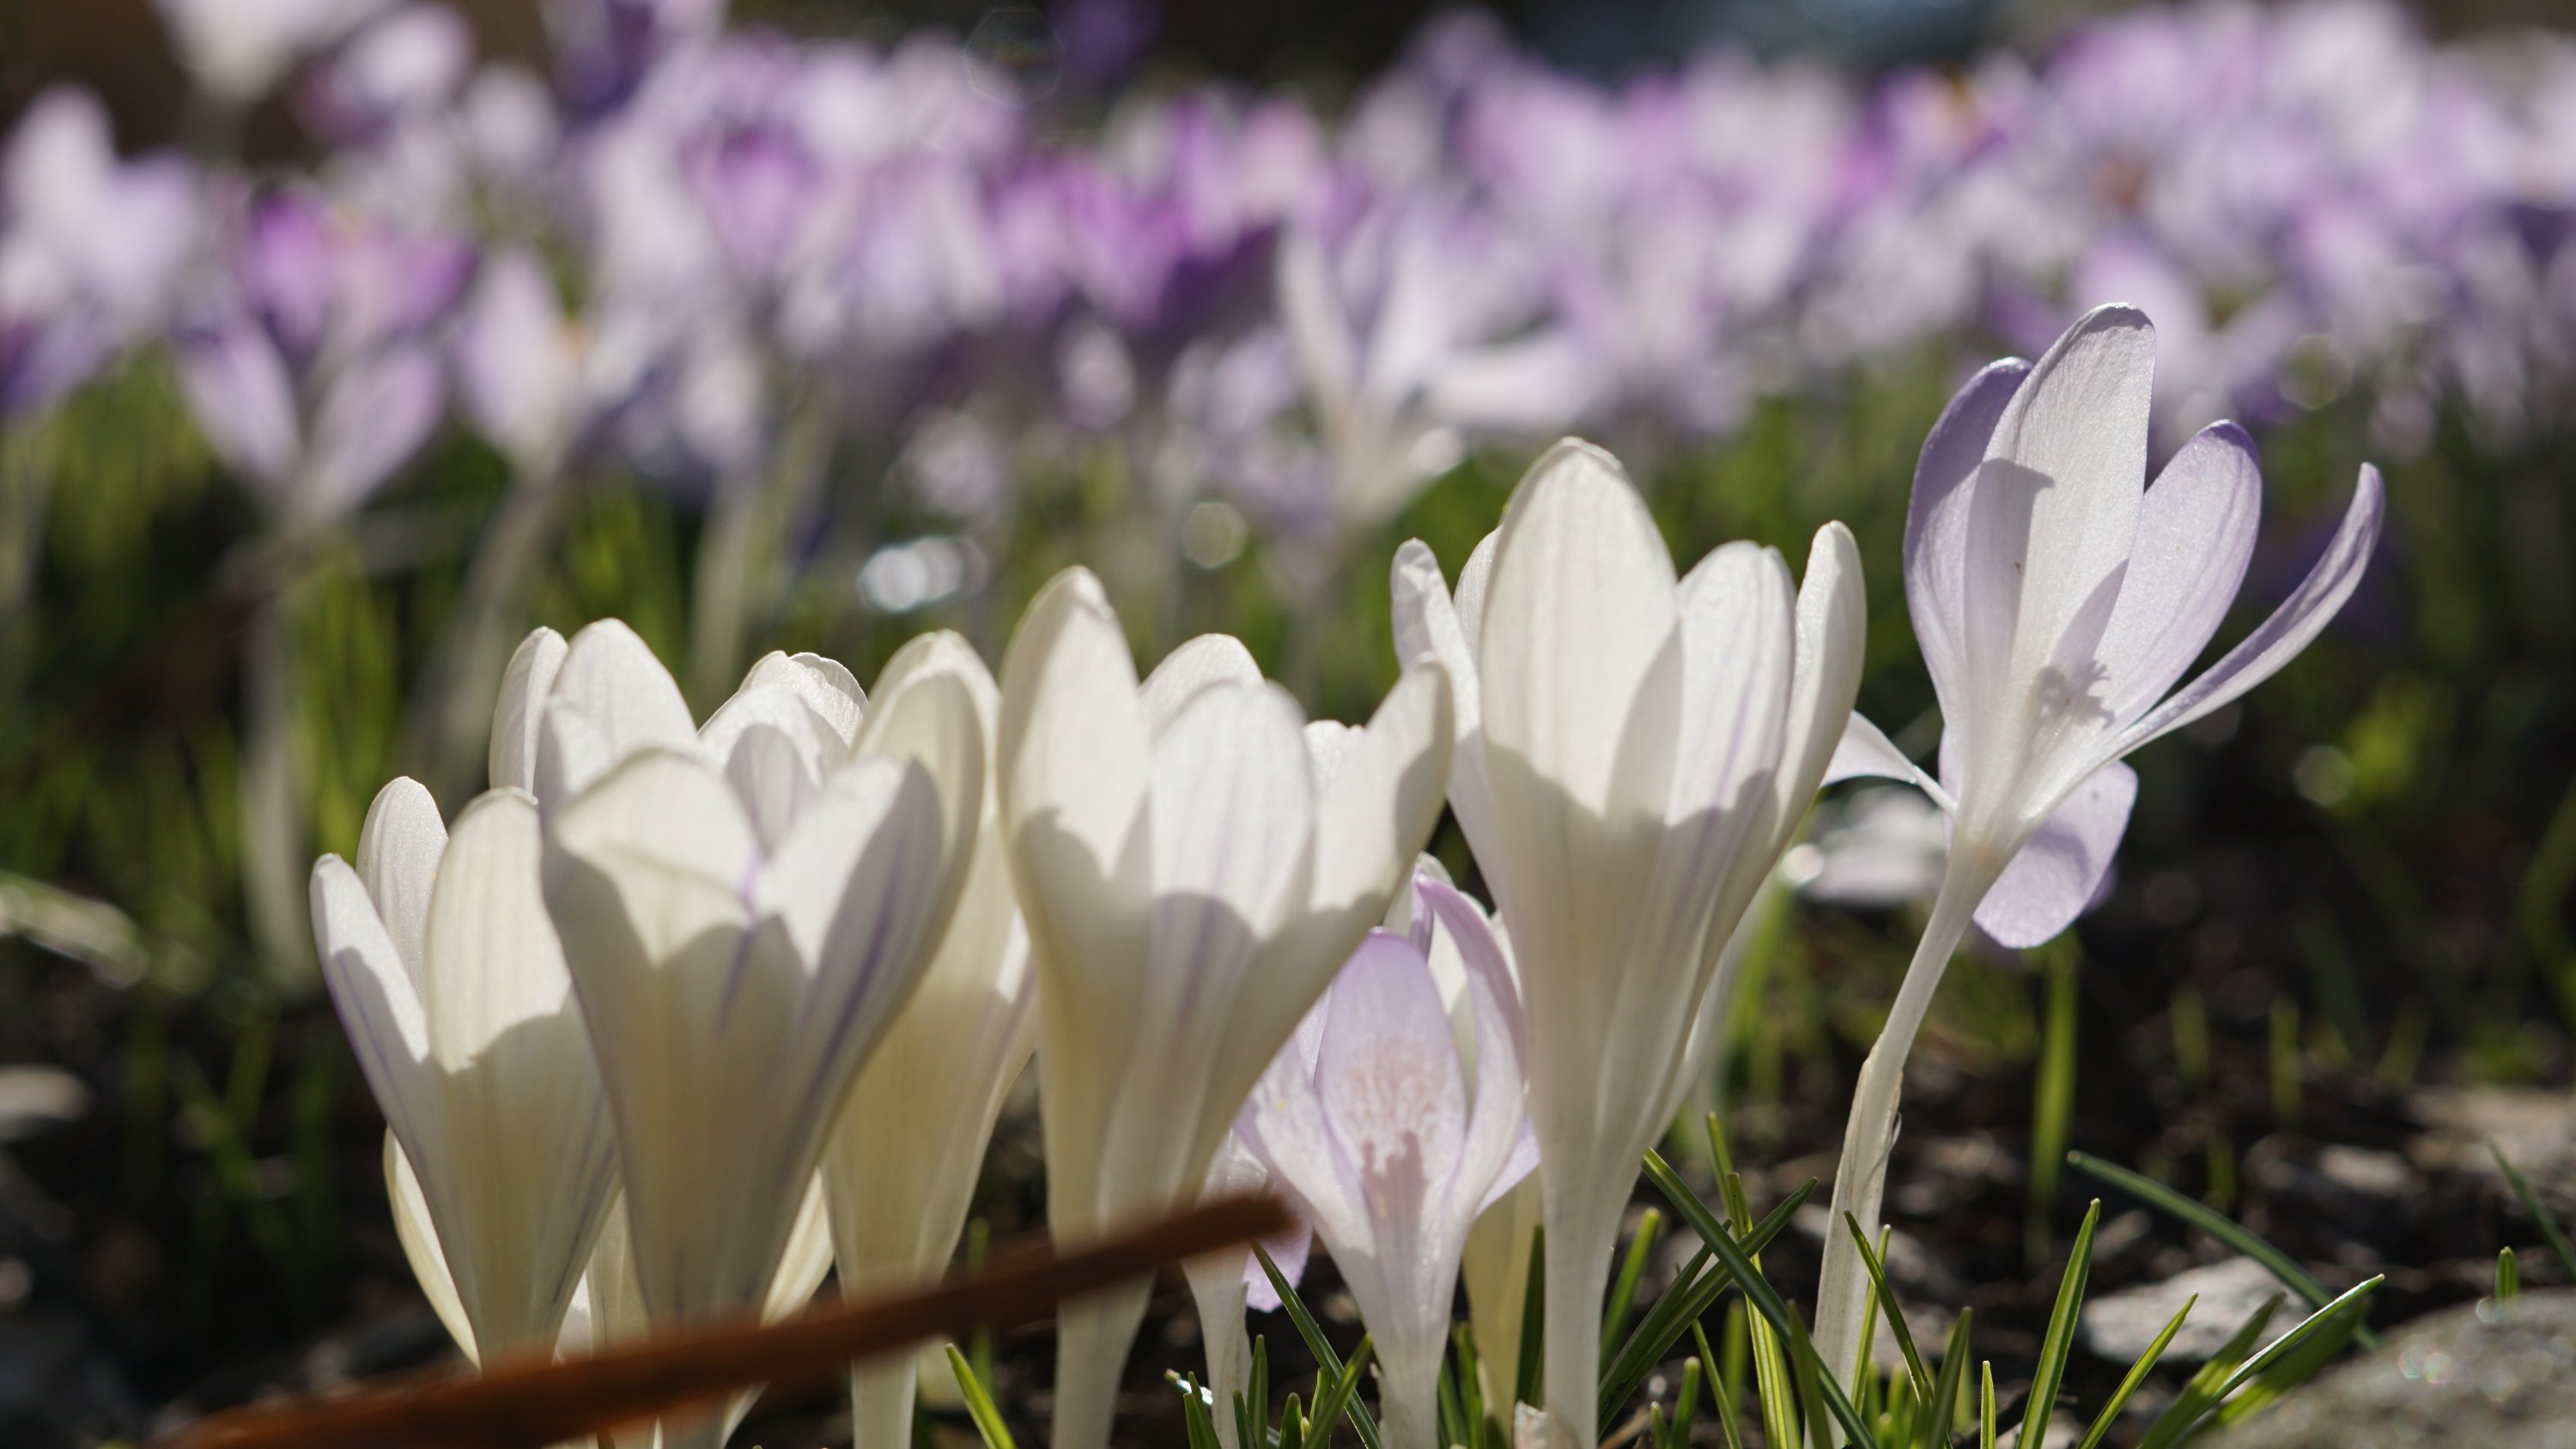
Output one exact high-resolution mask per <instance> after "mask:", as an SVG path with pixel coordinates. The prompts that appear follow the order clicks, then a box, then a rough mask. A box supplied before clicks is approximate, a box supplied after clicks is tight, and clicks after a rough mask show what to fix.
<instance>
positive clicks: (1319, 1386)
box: [1314, 1334, 1377, 1449]
mask: <svg viewBox="0 0 2576 1449" xmlns="http://www.w3.org/2000/svg"><path fill="white" fill-rule="evenodd" d="M1376 1351H1377V1346H1376V1345H1375V1344H1373V1343H1371V1342H1370V1341H1369V1338H1368V1336H1367V1335H1366V1334H1362V1335H1361V1336H1360V1344H1359V1347H1357V1348H1355V1349H1352V1350H1351V1361H1350V1362H1349V1363H1346V1364H1344V1365H1342V1366H1341V1368H1340V1369H1339V1370H1338V1371H1336V1372H1334V1373H1329V1374H1317V1375H1316V1376H1315V1425H1316V1427H1315V1435H1314V1438H1315V1445H1316V1449H1323V1446H1325V1445H1327V1444H1330V1443H1332V1442H1333V1421H1334V1420H1335V1419H1338V1418H1340V1417H1342V1415H1343V1413H1344V1412H1345V1411H1348V1412H1349V1413H1350V1415H1351V1427H1353V1428H1355V1429H1356V1428H1358V1427H1359V1424H1360V1420H1361V1419H1362V1418H1364V1417H1366V1412H1367V1411H1365V1410H1363V1409H1361V1408H1360V1401H1359V1398H1358V1394H1359V1387H1360V1374H1361V1372H1362V1371H1364V1370H1365V1369H1367V1367H1368V1361H1369V1355H1370V1354H1372V1353H1374V1352H1376ZM1372 1449H1374V1446H1372Z"/></svg>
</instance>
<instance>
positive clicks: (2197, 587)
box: [2100, 423, 2263, 724]
mask: <svg viewBox="0 0 2576 1449" xmlns="http://www.w3.org/2000/svg"><path fill="white" fill-rule="evenodd" d="M2262 512H2263V470H2262V467H2261V465H2260V464H2258V463H2257V462H2256V461H2255V457H2254V440H2253V439H2251V438H2249V437H2247V436H2246V435H2245V430H2244V429H2243V428H2240V427H2238V426H2236V425H2235V424H2234V423H2214V424H2212V425H2210V426H2209V427H2208V428H2205V429H2203V430H2202V431H2201V432H2200V434H2199V435H2198V436H2196V437H2194V438H2193V439H2192V440H2191V441H2190V442H2188V443H2185V444H2184V445H2183V447H2182V450H2181V451H2180V452H2178V453H2176V454H2174V456H2173V461H2172V462H2169V463H2167V464H2166V465H2165V470H2164V472H2163V473H2162V474H2161V475H2159V476H2158V477H2157V479H2156V481H2155V484H2154V486H2152V487H2150V488H2148V489H2147V496H2146V499H2145V501H2144V502H2142V503H2141V504H2140V505H2139V508H2138V539H2137V548H2136V550H2135V552H2133V553H2132V554H2131V555H2130V557H2129V571H2128V575H2127V577H2126V578H2125V579H2123V580H2122V582H2121V584H2120V602H2119V604H2118V606H2117V607H2116V608H2114V609H2113V611H2112V613H2111V623H2110V625H2109V627H2108V628H2106V629H2104V630H2103V632H2102V643H2101V646H2100V658H2101V662H2102V673H2103V677H2104V683H2105V685H2106V688H2107V696H2108V697H2107V698H2106V699H2105V700H2104V701H2103V705H2104V708H2106V709H2107V710H2108V711H2109V712H2110V718H2111V720H2112V721H2114V722H2116V723H2121V724H2125V723H2127V722H2128V721H2130V720H2134V719H2136V718H2137V717H2138V716H2139V715H2140V714H2143V713H2144V712H2145V711H2146V709H2147V707H2148V706H2149V705H2152V704H2154V703H2155V702H2156V701H2157V700H2159V699H2162V698H2164V696H2165V691H2167V690H2169V689H2171V688H2173V686H2174V681H2175V680H2178V679H2180V678H2182V675H2183V671H2184V670H2186V669H2189V668H2190V667H2191V665H2192V661H2193V660H2195V659H2198V658H2199V657H2200V651H2201V650H2203V649H2205V648H2207V647H2208V646H2209V640H2210V636H2212V635H2214V634H2216V633H2217V632H2218V625H2219V622H2220V621H2221V620H2223V619H2225V618H2226V617H2227V608H2228V606H2229V605H2230V604H2232V603H2234V602H2235V601H2236V590H2237V587H2238V586H2239V585H2240V584H2242V583H2243V582H2244V580H2245V565H2246V563H2247V562H2248V561H2249V560H2251V559H2252V558H2253V557H2254V532H2255V527H2256V525H2257V524H2258V523H2259V522H2260V521H2261V518H2262Z"/></svg>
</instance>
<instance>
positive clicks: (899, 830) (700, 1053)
mask: <svg viewBox="0 0 2576 1449" xmlns="http://www.w3.org/2000/svg"><path fill="white" fill-rule="evenodd" d="M631 639H632V636H631V635H628V634H625V633H624V631H622V630H610V631H605V632H603V631H601V630H600V628H599V626H593V628H592V629H590V630H585V631H584V632H583V634H582V636H581V637H580V638H577V639H576V640H575V641H574V642H573V644H572V646H571V647H570V648H569V649H568V650H567V651H566V652H565V654H564V657H563V659H562V662H561V665H560V667H559V668H558V669H557V670H556V671H555V674H554V679H553V681H552V686H551V688H550V690H549V691H548V692H547V701H548V702H547V705H546V708H545V719H544V729H543V738H544V743H543V745H542V746H541V748H540V759H539V763H538V769H537V773H538V776H539V778H540V780H541V781H545V780H551V781H552V782H553V785H552V788H553V789H554V790H556V791H558V792H560V793H559V794H558V795H556V796H554V797H552V798H553V803H552V804H551V806H550V809H549V813H548V817H547V822H546V848H545V862H544V879H545V896H546V905H547V908H548V910H549V911H550V912H551V913H552V914H553V916H554V919H555V922H556V925H557V929H558V930H559V932H560V933H561V935H562V937H563V939H564V942H565V957H566V960H567V962H568V964H569V965H570V967H571V971H572V977H573V981H574V984H575V987H576V989H577V990H578V992H579V994H580V997H581V1000H582V1005H583V1014H584V1017H585V1018H586V1020H587V1021H588V1023H589V1027H590V1034H591V1039H592V1043H593V1046H594V1050H595V1051H596V1053H597V1055H598V1057H599V1061H600V1076H601V1080H602V1082H603V1085H604V1087H605V1089H606V1093H607V1098H608V1103H609V1106H610V1109H611V1115H612V1118H613V1120H614V1121H615V1122H616V1125H617V1139H618V1148H619V1154H620V1158H621V1161H622V1164H623V1168H624V1173H625V1184H626V1215H627V1220H628V1224H629V1227H630V1229H631V1231H632V1234H633V1239H634V1260H635V1262H634V1266H635V1272H636V1286H637V1291H638V1293H639V1294H640V1296H641V1299H642V1302H643V1304H644V1307H645V1310H646V1312H647V1313H648V1314H649V1315H650V1317H651V1319H652V1321H653V1322H655V1323H656V1324H667V1323H674V1322H689V1321H699V1320H705V1319H709V1318H722V1317H726V1316H730V1315H733V1314H737V1313H741V1312H746V1311H748V1310H750V1309H751V1308H753V1307H754V1306H756V1305H757V1304H759V1303H760V1301H761V1299H762V1296H763V1295H764V1294H765V1293H766V1292H767V1291H768V1289H769V1287H770V1285H771V1282H772V1280H773V1278H774V1277H775V1275H776V1273H777V1268H778V1264H779V1261H780V1258H781V1256H782V1254H783V1253H784V1251H785V1248H786V1245H787V1243H788V1240H789V1237H790V1233H791V1229H792V1227H793V1225H794V1222H795V1218H796V1214H797V1210H798V1204H799V1203H800V1202H802V1201H803V1199H804V1197H805V1194H806V1185H807V1183H808V1182H809V1181H810V1180H811V1179H812V1177H813V1176H814V1173H815V1169H816V1168H817V1166H818V1165H819V1164H820V1161H821V1159H822V1155H823V1149H824V1144H825V1140H826V1135H827V1133H828V1131H829V1129H830V1127H831V1125H832V1123H833V1121H834V1119H835V1117H836V1115H837V1114H838V1111H839V1108H840V1105H841V1103H842V1100H843V1099H844V1097H845V1096H846V1095H847V1093H848V1091H849V1087H850V1084H851V1082H852V1081H853V1079H854V1078H855V1076H856V1074H857V1072H858V1070H859V1069H860V1067H861V1066H862V1065H863V1064H864V1063H865V1061H866V1059H867V1056H868V1053H869V1052H870V1050H871V1049H872V1048H873V1047H874V1046H875V1044H876V1042H877V1040H878V1039H879V1038H880V1037H881V1036H882V1035H883V1033H884V1032H885V1030H886V1027H887V1025H888V1024H889V1023H890V1022H891V1021H892V1019H893V1017H894V1014H895V1012H896V1011H897V1010H898V1009H899V1008H900V1007H901V1006H902V1004H903V1002H904V1001H905V999H906V998H907V997H908V996H909V995H910V993H911V991H912V989H913V987H914V985H915V983H917V982H918V981H919V979H920V976H921V973H922V971H923V969H924V968H925V967H926V966H927V965H928V964H929V961H930V957H931V953H932V951H933V950H934V949H935V947H936V946H937V945H938V942H939V939H940V936H941V934H942V932H944V931H945V930H946V928H947V925H948V921H949V918H950V916H951V914H952V912H953V910H954V908H955V905H956V902H957V899H958V896H959V895H960V893H961V891H962V890H963V888H964V885H965V881H966V877H967V865H968V862H969V860H970V859H971V858H972V855H973V850H974V842H975V837H976V834H977V829H976V820H977V813H978V811H979V809H980V802H981V797H982V792H983V788H984V776H983V757H984V749H983V745H982V740H983V733H982V727H981V726H980V725H979V723H978V722H977V716H976V711H975V706H974V702H973V700H972V698H971V697H970V695H969V694H968V692H967V689H966V687H965V686H964V685H963V684H962V683H960V682H959V681H957V680H956V679H954V678H934V679H926V680H922V681H920V682H919V683H917V684H915V685H913V686H912V687H908V688H906V689H905V690H903V691H902V696H901V698H899V699H897V700H895V701H893V702H892V703H891V704H890V706H889V707H886V708H882V709H878V710H873V711H870V712H869V713H868V714H867V716H866V717H865V719H864V721H863V722H861V723H860V724H859V726H858V729H857V732H856V735H855V736H854V738H853V739H852V741H851V745H850V748H849V751H848V754H847V757H846V758H845V759H841V760H837V761H836V760H834V759H832V758H831V754H832V753H833V752H832V751H831V750H828V749H827V748H826V744H825V742H826V741H827V740H830V739H833V738H835V732H834V731H833V729H832V728H831V727H830V725H829V723H828V722H827V721H824V720H821V719H819V718H818V717H816V716H815V714H814V711H813V708H812V706H811V704H809V703H808V699H809V696H808V695H805V694H800V693H799V692H798V686H797V685H796V684H795V683H794V682H793V681H795V680H797V679H799V678H802V679H803V680H804V682H805V686H806V687H808V688H809V689H819V691H820V695H822V696H829V697H830V699H833V700H837V701H838V702H839V703H840V704H843V705H849V704H853V703H854V701H852V700H851V699H850V697H849V696H848V695H844V694H841V693H840V692H838V691H837V690H832V689H830V688H828V687H824V686H822V685H821V684H820V682H819V681H817V680H815V679H814V678H813V677H812V670H811V669H810V668H809V666H807V665H805V664H802V663H800V662H798V661H796V660H790V659H786V658H785V657H784V656H773V657H772V660H771V661H764V666H763V668H765V669H767V670H769V671H770V672H771V673H773V674H775V675H778V676H781V678H782V680H783V681H786V682H774V683H763V682H761V680H760V679H759V676H760V675H761V674H762V672H763V669H755V670H754V676H755V678H754V680H753V681H752V682H750V683H749V684H748V685H747V686H746V688H745V689H744V690H743V692H742V693H740V694H737V695H736V696H735V697H734V699H733V700H732V701H730V702H728V703H727V705H726V706H725V707H724V708H723V709H720V710H718V711H717V712H716V714H715V716H714V717H713V718H711V719H710V720H709V721H708V722H707V727H706V729H705V730H704V731H703V732H700V733H698V734H695V735H688V734H683V735H681V736H680V737H679V738H678V739H676V740H674V739H669V738H648V739H647V741H646V742H644V743H641V744H638V743H636V738H637V736H638V735H640V734H647V733H648V732H650V733H659V734H661V735H664V736H667V735H668V734H670V733H671V732H674V731H676V730H679V729H681V728H682V727H684V726H685V723H686V720H687V711H686V710H685V708H681V707H679V706H678V695H677V691H676V690H672V689H671V688H670V681H669V676H668V675H667V674H666V673H661V672H660V666H659V665H658V664H655V665H653V667H652V669H651V670H649V671H648V670H645V669H644V668H643V667H642V662H641V661H638V660H636V659H635V658H634V651H633V649H630V648H628V647H627V646H626V645H625V644H624V643H623V642H621V641H623V640H631ZM539 647H540V649H542V646H539ZM640 647H641V646H640V645H636V646H634V648H635V649H640ZM649 657H650V656H649V654H648V655H646V656H645V658H646V659H649ZM517 672H518V671H516V670H514V671H513V673H514V674H516V673H517ZM664 691H669V692H668V693H667V694H665V693H664ZM675 708H676V709H677V710H678V712H677V714H676V715H674V714H672V713H671V710H672V709H675ZM710 1422H711V1421H710ZM673 1432H674V1431H673V1428H672V1426H670V1425H668V1424H666V1426H665V1438H666V1441H667V1440H668V1439H669V1438H670V1436H671V1434H672V1433H673Z"/></svg>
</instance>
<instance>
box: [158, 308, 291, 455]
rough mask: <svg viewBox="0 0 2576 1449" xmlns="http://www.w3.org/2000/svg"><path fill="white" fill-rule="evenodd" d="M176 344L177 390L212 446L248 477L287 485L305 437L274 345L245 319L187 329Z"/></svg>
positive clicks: (283, 363) (282, 360)
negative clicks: (184, 398)
mask: <svg viewBox="0 0 2576 1449" xmlns="http://www.w3.org/2000/svg"><path fill="white" fill-rule="evenodd" d="M177 343H178V345H177V347H176V348H175V349H174V351H173V354H172V355H173V357H174V359H175V360H176V362H177V363H178V369H179V388H180V392H181V393H182V395H184V396H185V397H186V399H187V401H188V411H189V414H190V415H191V416H192V417H194V418H195V419H196V421H197V426H198V428H199V429H200V430H202V431H203V432H204V434H205V438H206V442H207V444H208V446H210V447H212V448H213V449H214V452H215V455H216V456H217V457H219V458H221V459H223V461H224V463H225V465H226V466H227V467H229V468H231V469H233V470H234V471H235V472H236V473H239V474H242V475H244V477H245V480H246V481H248V482H250V483H253V484H257V485H262V486H263V487H265V488H266V489H269V490H274V489H277V488H281V487H283V486H285V483H286V481H287V479H288V478H289V477H291V476H293V474H294V472H295V467H296V464H297V462H298V461H299V460H300V459H301V458H302V456H303V450H304V440H303V436H302V432H301V430H300V428H299V427H298V425H297V423H296V418H295V384H294V383H293V381H291V380H290V379H289V378H288V376H287V372H286V359H285V358H283V357H281V356H279V355H278V351H277V345H276V344H275V343H273V342H271V341H270V340H269V339H268V336H267V334H266V333H264V332H262V331H260V330H259V329H258V328H257V327H256V326H255V325H253V324H252V323H251V322H250V321H249V320H248V319H247V318H240V319H234V318H226V319H224V320H222V321H220V322H217V323H214V324H212V325H205V326H191V327H185V328H182V329H180V331H179V333H178V336H177Z"/></svg>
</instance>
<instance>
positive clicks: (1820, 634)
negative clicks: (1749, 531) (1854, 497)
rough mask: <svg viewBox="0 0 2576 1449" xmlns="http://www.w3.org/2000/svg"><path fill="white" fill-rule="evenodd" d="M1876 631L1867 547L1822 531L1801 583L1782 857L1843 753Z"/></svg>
mask: <svg viewBox="0 0 2576 1449" xmlns="http://www.w3.org/2000/svg"><path fill="white" fill-rule="evenodd" d="M1868 628H1869V602H1868V598H1867V595H1866V594H1865V592H1864V590H1863V586H1862V582H1861V568H1860V545H1859V544H1857V543H1855V542H1854V541H1853V540H1852V536H1851V530H1850V529H1848V528H1845V527H1843V526H1842V525H1841V524H1840V523H1828V524H1826V525H1825V526H1824V527H1822V528H1820V529H1817V530H1816V538H1815V542H1814V543H1813V544H1811V545H1810V546H1809V547H1808V550H1807V572H1806V574H1805V576H1804V577H1802V578H1800V579H1799V581H1798V603H1797V621H1796V625H1795V637H1796V641H1797V657H1796V663H1795V665H1794V667H1793V669H1792V671H1791V675H1790V681H1789V698H1788V707H1787V715H1786V717H1785V720H1784V730H1785V733H1784V734H1783V736H1782V739H1781V742H1780V770H1779V774H1778V776H1777V783H1776V786H1775V788H1774V790H1773V803H1772V812H1771V821H1772V835H1773V842H1772V846H1771V853H1772V854H1774V855H1777V854H1778V853H1779V852H1780V851H1781V850H1783V849H1785V848H1786V847H1787V846H1788V843H1789V836H1790V835H1791V834H1793V833H1794V832H1795V831H1796V830H1797V828H1798V822H1799V821H1800V820H1801V819H1803V818H1805V816H1806V813H1807V805H1808V803H1809V802H1810V801H1812V800H1814V799H1815V796H1816V791H1817V789H1818V788H1819V787H1820V786H1822V785H1823V783H1824V778H1825V771H1826V769H1827V768H1828V766H1829V765H1830V764H1831V763H1832V761H1833V759H1834V756H1835V755H1836V754H1837V753H1838V752H1839V751H1840V749H1841V745H1842V737H1843V735H1844V734H1845V733H1846V723H1847V722H1848V721H1849V719H1850V718H1851V712H1852V710H1851V702H1852V697H1853V696H1854V695H1856V694H1858V693H1859V692H1860V672H1861V664H1862V662H1863V659H1862V647H1863V644H1864V636H1865V634H1866V633H1867V631H1868ZM1766 869H1767V867H1766Z"/></svg>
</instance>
